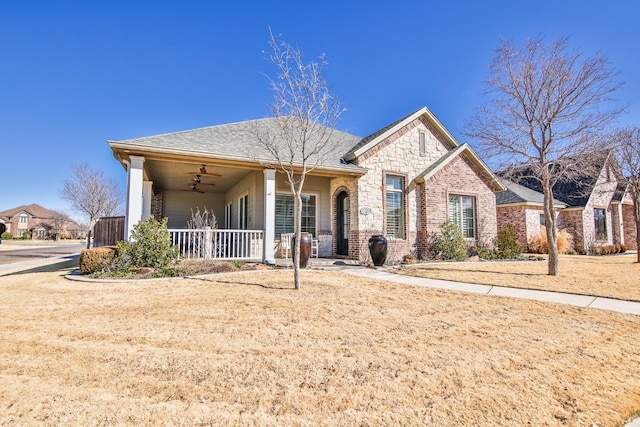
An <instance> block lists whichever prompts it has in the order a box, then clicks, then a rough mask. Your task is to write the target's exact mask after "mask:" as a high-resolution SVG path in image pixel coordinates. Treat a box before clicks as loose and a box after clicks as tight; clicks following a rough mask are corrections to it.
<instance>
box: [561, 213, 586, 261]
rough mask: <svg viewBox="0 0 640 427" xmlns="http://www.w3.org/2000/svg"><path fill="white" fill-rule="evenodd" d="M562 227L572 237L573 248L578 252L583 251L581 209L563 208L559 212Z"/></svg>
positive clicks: (584, 250) (584, 249) (584, 248)
mask: <svg viewBox="0 0 640 427" xmlns="http://www.w3.org/2000/svg"><path fill="white" fill-rule="evenodd" d="M560 217H561V218H562V224H563V225H564V229H565V230H567V232H568V233H569V234H571V236H572V237H573V248H574V249H575V250H576V251H577V252H579V253H585V252H586V250H587V248H586V247H585V239H584V228H583V226H582V224H583V218H582V217H583V215H582V209H577V210H563V211H562V212H561V214H560Z"/></svg>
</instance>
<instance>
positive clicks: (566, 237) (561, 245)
mask: <svg viewBox="0 0 640 427" xmlns="http://www.w3.org/2000/svg"><path fill="white" fill-rule="evenodd" d="M557 246H558V253H561V254H565V253H567V252H569V251H571V250H572V248H573V237H572V236H571V234H569V233H568V232H567V230H560V231H558V245H557ZM529 252H533V253H534V254H548V253H549V245H548V243H547V230H546V228H545V227H540V231H539V232H538V234H536V235H535V236H533V237H532V238H531V240H529Z"/></svg>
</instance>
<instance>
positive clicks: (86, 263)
mask: <svg viewBox="0 0 640 427" xmlns="http://www.w3.org/2000/svg"><path fill="white" fill-rule="evenodd" d="M116 254H117V248H116V247H115V246H102V247H100V248H92V249H83V250H82V251H81V252H80V261H79V263H80V265H79V267H80V271H82V272H83V273H84V274H92V273H97V272H102V271H108V270H111V269H112V268H113V265H114V262H115V259H116Z"/></svg>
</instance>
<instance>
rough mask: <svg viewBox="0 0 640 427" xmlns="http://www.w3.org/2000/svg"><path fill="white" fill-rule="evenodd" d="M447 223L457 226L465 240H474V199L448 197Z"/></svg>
mask: <svg viewBox="0 0 640 427" xmlns="http://www.w3.org/2000/svg"><path fill="white" fill-rule="evenodd" d="M449 221H451V222H452V223H454V224H455V225H457V226H458V228H459V229H460V231H461V232H462V235H463V236H464V238H465V239H474V238H475V237H476V201H475V198H474V197H467V196H449Z"/></svg>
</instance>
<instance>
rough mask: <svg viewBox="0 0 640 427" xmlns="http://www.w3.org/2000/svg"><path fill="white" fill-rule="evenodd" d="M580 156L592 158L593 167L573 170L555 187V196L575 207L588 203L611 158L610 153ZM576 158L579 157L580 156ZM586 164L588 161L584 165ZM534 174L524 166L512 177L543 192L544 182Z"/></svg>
mask: <svg viewBox="0 0 640 427" xmlns="http://www.w3.org/2000/svg"><path fill="white" fill-rule="evenodd" d="M580 157H584V158H587V159H590V161H591V163H590V164H591V165H592V166H593V168H587V167H584V166H581V169H580V170H577V171H576V170H574V171H573V173H572V176H571V178H565V179H560V180H558V182H556V185H554V187H553V197H554V198H555V199H557V200H560V201H562V202H564V203H566V204H567V205H568V206H573V207H580V206H586V205H587V203H588V201H589V198H590V197H591V193H592V192H593V189H594V186H595V185H596V182H597V180H598V174H599V172H600V171H601V170H602V168H603V167H604V165H605V164H606V162H607V161H608V159H609V158H610V153H609V152H599V153H591V154H588V155H585V156H580ZM575 159H578V157H576V158H575ZM576 164H579V163H576ZM584 164H586V163H583V164H582V165H584ZM596 169H598V172H597V173H596V172H595V170H596ZM532 175H534V174H533V172H532V170H531V169H530V168H522V169H520V170H517V171H515V172H513V173H512V174H511V177H512V179H513V180H514V181H517V183H518V184H520V185H522V186H524V187H527V188H529V189H531V190H534V191H537V192H538V193H542V183H541V182H540V181H539V180H538V179H536V178H533V177H532Z"/></svg>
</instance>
